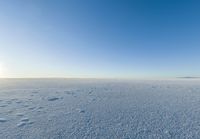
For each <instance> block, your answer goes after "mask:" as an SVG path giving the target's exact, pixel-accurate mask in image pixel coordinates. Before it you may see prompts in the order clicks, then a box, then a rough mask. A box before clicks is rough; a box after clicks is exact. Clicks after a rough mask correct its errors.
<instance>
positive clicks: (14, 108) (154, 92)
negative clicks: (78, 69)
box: [0, 79, 200, 139]
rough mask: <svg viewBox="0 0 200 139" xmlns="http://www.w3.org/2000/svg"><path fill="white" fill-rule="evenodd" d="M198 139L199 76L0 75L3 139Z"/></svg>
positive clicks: (199, 111) (0, 133) (199, 109)
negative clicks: (0, 77) (128, 78)
mask: <svg viewBox="0 0 200 139" xmlns="http://www.w3.org/2000/svg"><path fill="white" fill-rule="evenodd" d="M199 138H200V81H199V80H197V79H177V80H159V81H153V80H149V81H139V80H138V81H137V80H135V81H131V80H129V81H128V80H126V81H125V80H124V81H123V80H115V81H114V80H90V79H84V80H83V79H79V80H78V79H0V139H199Z"/></svg>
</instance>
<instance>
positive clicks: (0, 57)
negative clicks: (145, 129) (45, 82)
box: [0, 0, 200, 78]
mask: <svg viewBox="0 0 200 139" xmlns="http://www.w3.org/2000/svg"><path fill="white" fill-rule="evenodd" d="M199 15H200V3H199V2H198V1H192V0H187V1H186V0H152V1H149V0H135V1H134V0H125V1H122V0H120V1H118V0H84V1H83V0H18V1H16V0H2V1H0V65H1V66H0V71H1V72H0V76H1V77H70V78H71V77H81V78H84V77H86V78H88V77H96V78H106V77H107V78H168V77H169V78H171V77H179V76H200V72H199V71H200V62H199V60H200V16H199Z"/></svg>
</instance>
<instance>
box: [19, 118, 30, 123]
mask: <svg viewBox="0 0 200 139" xmlns="http://www.w3.org/2000/svg"><path fill="white" fill-rule="evenodd" d="M28 121H29V118H22V119H21V122H28Z"/></svg>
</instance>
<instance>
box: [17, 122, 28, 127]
mask: <svg viewBox="0 0 200 139" xmlns="http://www.w3.org/2000/svg"><path fill="white" fill-rule="evenodd" d="M25 125H26V122H20V123H18V124H17V126H18V127H22V126H25Z"/></svg>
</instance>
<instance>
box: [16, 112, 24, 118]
mask: <svg viewBox="0 0 200 139" xmlns="http://www.w3.org/2000/svg"><path fill="white" fill-rule="evenodd" d="M16 116H20V117H21V116H24V114H23V113H17V114H16Z"/></svg>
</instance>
